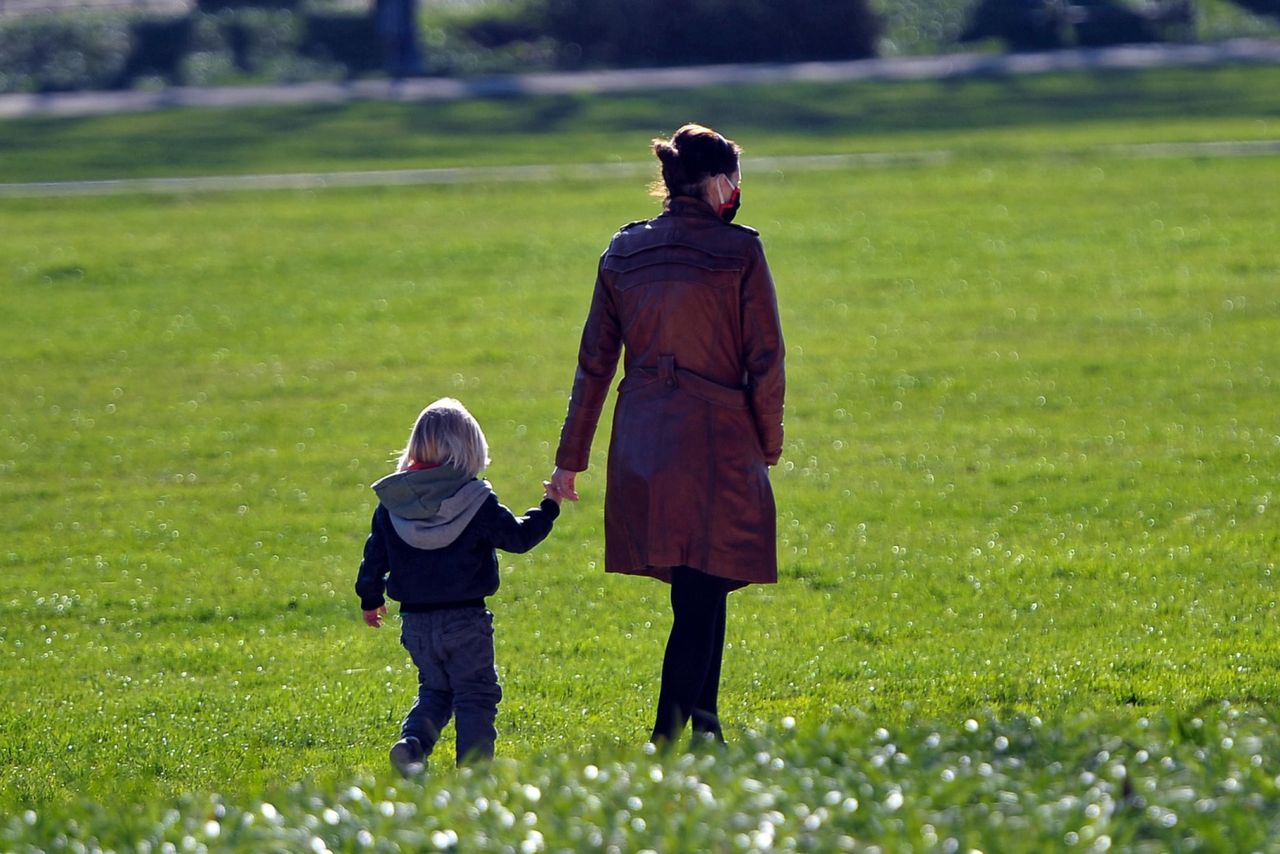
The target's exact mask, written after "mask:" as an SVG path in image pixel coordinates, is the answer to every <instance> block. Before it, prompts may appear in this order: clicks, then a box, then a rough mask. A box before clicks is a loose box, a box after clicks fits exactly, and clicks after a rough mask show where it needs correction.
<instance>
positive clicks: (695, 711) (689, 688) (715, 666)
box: [653, 566, 730, 744]
mask: <svg viewBox="0 0 1280 854" xmlns="http://www.w3.org/2000/svg"><path fill="white" fill-rule="evenodd" d="M729 589H730V583H729V582H727V581H726V580H725V579H723V578H717V577H715V576H713V575H707V574H706V573H704V572H699V571H698V570H696V569H692V568H690V567H687V566H678V567H676V568H675V570H674V571H673V572H672V575H671V613H672V621H671V636H670V637H669V638H668V639H667V651H666V654H665V655H664V656H663V659H662V689H661V691H660V692H659V694H658V714H657V717H656V719H655V721H654V724H653V741H654V743H655V744H659V743H663V742H669V741H672V740H674V739H675V738H676V737H677V736H679V735H680V733H681V732H682V731H683V730H684V727H685V724H686V723H687V722H688V721H689V719H690V718H692V719H693V731H694V732H695V733H703V734H706V735H710V736H712V737H713V738H715V739H717V740H720V741H722V740H723V736H722V735H721V732H720V718H719V715H718V711H717V703H718V697H719V694H720V664H721V661H722V659H723V657H724V621H725V606H726V604H727V600H728V596H729Z"/></svg>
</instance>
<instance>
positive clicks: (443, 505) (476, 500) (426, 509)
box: [373, 466, 493, 549]
mask: <svg viewBox="0 0 1280 854" xmlns="http://www.w3.org/2000/svg"><path fill="white" fill-rule="evenodd" d="M373 491H374V492H376V493H377V495H378V500H379V501H380V502H381V503H382V506H384V507H386V508H387V511H388V513H389V514H390V516H391V525H392V527H393V528H395V530H396V533H397V534H399V535H400V539H402V540H404V541H405V542H406V543H408V544H409V545H411V546H413V547H414V548H417V549H441V548H444V547H445V546H447V545H449V544H450V543H452V542H453V541H454V540H456V539H458V535H459V534H461V533H462V531H463V529H465V528H466V527H467V525H468V524H470V522H471V520H472V519H474V518H475V515H476V513H477V512H478V511H479V510H480V508H481V507H482V506H483V505H484V503H485V501H486V500H488V498H489V496H490V495H493V487H492V486H490V485H489V482H488V481H485V480H476V479H475V478H473V477H471V476H469V475H466V474H464V473H462V472H459V471H458V470H457V469H454V468H452V467H446V466H441V467H440V468H434V469H420V470H418V471H406V472H396V473H395V474H392V475H388V476H387V477H384V478H383V479H382V480H380V481H378V482H377V483H375V484H374V485H373Z"/></svg>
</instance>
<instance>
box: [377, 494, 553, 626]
mask: <svg viewBox="0 0 1280 854" xmlns="http://www.w3.org/2000/svg"><path fill="white" fill-rule="evenodd" d="M374 490H375V491H376V492H377V493H378V497H379V503H378V507H377V509H375V510H374V511H373V521H372V523H371V525H370V529H371V530H370V533H369V539H368V540H366V541H365V545H364V560H363V561H361V563H360V571H359V574H358V575H357V577H356V594H357V595H358V596H359V597H360V607H361V609H362V610H365V611H372V610H374V609H375V608H378V607H380V606H382V605H383V604H384V603H385V599H384V598H383V597H384V594H385V595H386V596H389V597H390V598H392V599H395V600H396V601H398V602H400V606H401V607H400V609H401V610H402V611H413V610H419V609H422V610H425V609H430V608H434V607H439V606H441V605H448V604H451V603H461V602H471V601H474V600H477V599H483V598H484V597H486V596H491V595H493V594H494V593H496V592H497V590H498V555H497V552H496V551H495V549H502V550H503V551H507V552H517V553H520V552H527V551H529V550H530V549H532V548H533V547H534V546H536V545H537V544H538V543H540V542H542V540H543V539H545V538H546V536H547V534H548V533H550V532H551V525H552V523H553V522H554V521H555V519H556V517H557V516H559V515H560V507H559V505H557V504H556V503H555V502H554V501H551V500H550V499H543V501H542V503H541V505H539V506H538V507H536V508H533V509H531V510H529V511H528V512H527V513H526V514H525V515H524V516H521V517H517V516H516V515H515V514H514V513H512V512H511V511H510V510H508V509H507V508H506V507H504V506H503V505H502V504H500V503H499V502H498V496H497V495H495V494H494V493H493V490H492V488H490V487H489V484H488V483H486V482H485V481H481V480H476V479H474V478H465V477H459V476H457V475H456V473H453V472H450V471H448V470H444V471H442V470H440V469H427V470H422V471H406V472H398V473H396V474H393V475H389V476H387V477H385V478H383V479H382V480H380V481H378V483H376V484H374Z"/></svg>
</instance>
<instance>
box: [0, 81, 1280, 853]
mask: <svg viewBox="0 0 1280 854" xmlns="http://www.w3.org/2000/svg"><path fill="white" fill-rule="evenodd" d="M1277 84H1280V69H1270V68H1236V69H1223V70H1219V71H1200V72H1183V71H1171V72H1163V73H1159V74H1115V75H1079V76H1056V77H1045V78H1027V79H1022V80H974V81H969V82H963V83H950V84H940V83H939V84H903V85H901V86H890V85H884V84H879V85H874V86H872V85H861V86H831V87H819V86H803V87H802V86H795V87H784V88H782V89H779V90H772V91H771V90H767V89H751V90H745V91H742V92H733V91H730V90H723V89H721V90H714V91H703V92H687V93H669V94H655V95H648V96H641V95H635V96H627V97H622V98H609V99H600V100H594V99H590V98H586V97H583V98H575V99H545V100H541V99H530V100H519V101H491V102H474V103H460V104H438V105H427V106H423V105H418V106H412V105H373V104H366V105H357V106H354V107H349V108H344V109H329V108H326V109H298V110H275V111H273V112H271V113H268V112H265V111H233V112H207V113H161V114H152V115H145V116H123V117H109V118H100V119H82V120H60V121H55V120H38V121H22V122H10V123H6V124H4V125H3V126H2V127H0V176H2V177H0V180H4V181H9V182H18V181H39V180H66V179H86V178H89V179H91V178H108V177H136V176H146V175H183V174H185V175H205V174H245V173H252V172H258V171H261V172H278V171H312V170H320V169H326V168H340V169H364V168H402V167H406V166H456V165H468V164H504V163H555V164H571V163H574V162H580V161H581V162H608V161H610V160H611V159H622V160H627V161H634V160H642V159H644V157H645V156H646V144H647V140H648V138H649V137H650V136H652V135H654V134H656V133H658V132H661V131H663V130H666V131H669V130H671V129H672V127H673V126H674V125H675V124H677V123H678V122H680V121H683V120H685V119H686V118H689V117H705V118H706V120H707V121H709V122H712V123H716V124H718V125H720V126H722V128H723V129H724V130H725V131H726V132H727V133H729V134H731V135H733V136H735V137H736V138H738V139H739V140H740V141H741V142H742V143H744V144H745V145H746V146H747V147H748V153H749V154H750V155H757V156H763V155H780V154H793V153H802V154H833V153H847V152H858V151H907V150H930V151H945V152H950V156H949V157H947V158H946V159H944V160H939V161H937V162H930V163H926V164H921V163H916V164H906V163H903V164H898V165H892V164H890V165H885V166H882V167H880V168H838V169H836V168H826V169H823V168H820V167H819V166H814V165H810V166H808V167H805V168H801V167H800V166H797V167H796V168H790V167H789V168H786V169H773V170H770V169H760V170H757V171H755V172H752V171H751V169H750V166H749V165H748V167H747V169H746V173H745V179H744V184H743V190H744V206H743V213H742V220H743V221H744V222H746V223H748V224H752V225H755V226H756V227H758V228H760V229H761V231H762V233H763V235H764V239H765V243H766V247H767V249H768V252H769V257H770V260H771V263H772V266H773V270H774V275H775V278H776V279H777V282H778V288H779V298H780V302H781V307H782V312H783V322H784V327H785V330H786V334H787V341H788V346H789V360H788V376H789V394H788V407H787V418H786V423H787V441H786V449H785V453H784V458H783V463H782V465H781V466H779V468H778V469H777V470H776V472H775V477H774V483H775V489H776V492H777V496H778V501H779V513H780V518H779V523H780V527H779V530H780V535H781V537H780V544H779V547H780V557H781V562H782V575H783V579H782V583H781V584H779V585H777V586H776V587H769V588H749V589H747V590H745V591H743V592H740V593H735V594H734V596H733V597H732V598H731V601H730V608H731V611H730V628H729V648H728V650H727V653H726V663H725V668H726V670H725V684H724V690H723V710H724V717H725V719H726V721H727V723H728V726H729V734H730V738H731V740H732V741H733V742H735V744H734V746H732V747H731V748H730V749H729V750H728V751H726V752H724V753H721V754H712V755H702V756H684V757H680V756H677V757H672V758H668V759H658V758H653V757H648V756H646V755H644V754H643V753H642V752H641V750H640V745H641V744H642V742H643V741H644V738H645V736H646V735H647V732H648V725H649V723H650V722H649V720H648V718H649V715H650V706H651V703H652V702H653V700H654V698H655V693H656V684H657V667H658V661H659V659H660V655H661V649H662V645H663V643H664V641H665V635H666V631H667V628H668V625H669V623H668V620H669V618H668V616H667V607H666V600H665V588H663V587H662V586H661V585H659V584H657V583H654V582H649V581H647V580H643V579H634V578H619V577H605V576H604V574H603V573H602V571H601V569H600V564H601V562H602V541H601V527H602V525H601V511H600V507H601V498H602V495H601V490H602V484H603V477H602V471H601V464H602V461H603V452H604V449H605V442H606V438H607V436H606V435H604V431H602V435H601V436H600V437H599V438H598V441H597V445H596V452H595V457H594V459H595V460H597V461H598V462H597V464H596V465H595V466H594V467H593V468H592V470H590V471H589V472H588V473H587V474H586V475H584V477H583V478H582V480H581V482H580V485H581V487H582V490H581V491H582V492H583V496H584V500H583V501H582V503H581V504H580V505H577V506H573V507H570V508H568V509H567V511H566V513H565V514H564V516H563V517H562V519H561V521H560V522H559V523H558V524H557V527H556V530H555V532H554V533H553V535H552V537H551V538H550V540H549V541H548V542H547V543H545V544H544V545H543V546H541V547H539V548H538V549H537V550H535V551H534V552H533V553H531V554H530V555H527V556H506V557H504V559H503V567H504V568H503V587H502V590H501V591H500V593H499V594H498V596H497V597H496V598H495V599H494V600H493V602H492V607H493V610H494V611H495V614H496V615H497V627H498V635H497V641H498V656H499V666H500V670H501V672H502V681H503V686H504V690H505V693H506V699H505V701H504V703H503V705H502V707H501V710H500V717H499V726H500V730H501V733H500V743H499V748H498V749H499V753H500V755H501V756H502V757H503V760H502V761H500V762H499V763H498V764H497V765H496V766H495V767H494V768H493V769H491V770H490V771H488V772H484V773H465V774H458V773H456V772H453V771H451V770H445V769H446V768H447V766H448V765H450V764H451V760H452V757H451V755H450V750H449V748H448V745H449V742H450V740H451V739H450V737H447V738H446V741H445V742H444V743H442V750H441V752H440V754H439V757H440V758H439V761H438V762H437V763H436V770H435V771H434V772H433V776H431V777H430V778H429V779H428V780H426V781H425V782H424V783H422V784H418V783H411V784H405V783H393V782H392V781H391V780H390V778H389V777H388V776H387V774H386V770H385V767H384V766H385V763H386V749H387V747H389V745H390V743H391V741H393V740H394V738H395V736H396V734H397V727H398V722H399V719H400V717H401V716H402V714H403V712H404V711H405V709H406V708H407V704H408V702H409V699H410V697H411V694H412V690H413V688H414V683H413V672H412V670H411V669H410V668H409V667H408V662H407V658H406V656H405V654H404V653H403V651H402V650H401V649H400V647H399V646H398V644H397V642H396V633H395V630H394V628H391V629H389V630H384V631H381V632H374V631H371V630H368V629H366V628H365V627H364V626H363V625H362V624H361V623H360V620H359V613H358V608H357V602H356V600H355V597H354V595H353V593H352V591H351V585H352V583H353V581H354V573H355V568H356V565H357V563H358V559H359V555H360V549H361V546H362V543H363V538H364V535H365V533H366V531H367V525H368V516H369V512H370V511H371V509H372V506H373V504H372V499H373V495H372V492H371V491H370V490H369V489H368V488H367V487H368V484H369V483H370V482H372V481H373V480H374V479H376V478H377V477H378V476H380V475H381V474H383V473H385V472H386V471H387V470H388V464H389V463H388V460H389V457H390V455H391V452H392V450H393V449H394V448H396V447H397V445H399V444H401V443H403V441H404V438H405V435H406V434H407V431H408V429H409V427H410V425H411V423H412V420H413V418H414V416H415V415H416V413H417V411H418V409H419V408H420V407H421V406H422V405H423V404H425V403H426V402H428V401H430V400H431V399H433V398H435V397H437V396H441V395H445V394H448V395H453V396H457V397H459V398H460V399H462V400H463V401H464V402H465V403H466V404H467V405H468V406H469V407H470V408H471V409H472V411H473V412H474V413H475V414H476V415H477V417H478V418H479V419H480V421H481V423H482V424H483V425H484V426H485V429H486V432H487V434H488V437H489V441H490V445H491V449H492V456H493V465H492V466H491V468H490V469H489V471H488V477H489V478H490V480H491V481H492V482H493V484H494V486H495V488H496V490H497V491H498V493H499V495H500V496H502V498H503V499H504V501H505V502H506V503H508V504H509V505H511V506H512V507H514V508H517V509H519V508H523V507H526V506H529V505H530V504H532V503H534V501H535V500H536V499H537V498H538V496H539V495H540V493H541V487H540V483H541V480H542V479H543V478H544V477H545V475H546V473H547V472H548V471H549V468H550V465H551V454H552V450H553V448H554V445H555V441H556V438H557V433H558V429H559V423H560V418H561V417H562V415H563V411H564V405H565V399H566V396H567V393H568V389H569V385H570V381H571V378H572V372H573V366H574V357H575V353H576V345H577V335H578V331H579V329H580V324H581V321H582V318H583V315H584V313H585V309H586V304H587V300H588V297H589V293H590V287H591V283H592V277H593V274H594V267H595V261H596V257H597V255H598V254H599V252H600V251H601V249H602V248H603V247H604V245H605V243H606V242H607V240H608V238H609V236H610V234H611V233H612V232H613V230H614V228H615V227H616V226H617V225H618V224H621V223H623V222H626V221H628V220H631V219H636V218H638V217H641V216H645V215H648V214H651V213H652V212H653V202H652V200H650V199H648V198H646V196H645V191H644V188H643V186H642V184H643V181H642V180H637V179H636V178H635V177H634V176H632V177H626V178H622V177H619V178H610V177H602V178H600V179H598V180H593V181H587V180H567V179H566V180H557V181H549V182H545V183H523V182H522V183H507V184H504V183H500V182H496V181H492V180H477V181H476V182H474V183H462V184H457V185H452V186H441V187H402V188H383V189H363V190H326V191H314V192H275V193H267V192H256V193H255V192H246V193H224V194H205V195H164V196H145V195H120V196H110V197H98V198H84V199H65V198H64V199H57V198H29V199H13V198H10V199H0V282H2V283H3V285H2V287H0V370H3V373H4V376H5V379H4V381H3V382H2V383H0V502H2V506H3V510H4V512H3V515H2V516H0V565H2V566H3V571H2V572H0V578H3V585H2V586H0V686H3V697H4V699H3V700H2V701H0V703H2V706H0V708H3V714H2V715H0V816H7V818H3V817H0V849H4V850H9V849H14V850H28V849H29V848H31V847H35V848H44V849H57V848H59V846H63V847H65V846H69V845H71V844H72V843H73V842H76V841H80V842H84V843H85V844H87V845H90V843H92V844H96V845H99V846H102V847H105V848H109V849H110V848H114V849H117V850H121V849H130V850H133V849H138V850H141V849H143V848H147V849H148V850H157V849H160V848H161V847H162V845H163V844H164V843H166V842H169V843H172V844H173V845H175V846H177V847H179V848H184V849H186V848H194V847H198V846H200V845H208V846H211V847H214V848H223V849H227V850H232V849H235V850H245V851H251V850H264V849H285V850H304V849H306V850H320V848H318V847H314V846H315V845H316V844H317V841H318V843H320V844H322V845H324V846H327V847H328V848H330V849H332V850H364V849H374V850H392V849H393V848H394V847H395V846H396V845H401V846H406V847H418V848H445V847H449V846H450V845H455V844H456V845H458V846H460V847H461V848H463V849H464V850H472V849H488V848H492V849H495V850H500V849H502V848H503V847H504V846H509V847H511V848H512V849H513V850H521V851H524V850H529V851H534V850H540V848H539V846H540V845H541V846H545V847H546V848H548V849H550V850H567V849H582V848H600V847H602V846H605V845H609V844H614V845H617V846H618V847H619V848H621V849H623V850H639V849H642V848H653V849H656V850H679V849H687V850H693V849H710V850H725V851H727V850H738V849H741V850H746V849H749V848H753V847H754V848H756V849H759V850H766V849H768V848H770V847H774V848H784V849H808V850H832V849H835V848H860V847H861V848H866V847H867V846H873V845H883V846H885V850H901V849H902V848H904V847H917V848H923V849H937V850H968V849H969V848H983V849H984V850H1027V851H1032V850H1044V847H1045V846H1046V845H1049V846H1053V845H1058V846H1068V845H1073V844H1079V846H1080V847H1087V846H1096V847H1098V848H1101V847H1104V843H1103V840H1105V844H1116V845H1120V846H1122V847H1125V846H1127V847H1134V848H1138V849H1141V848H1142V847H1143V846H1150V850H1167V849H1168V848H1169V847H1178V846H1188V847H1191V846H1194V845H1200V846H1202V847H1204V846H1207V847H1208V848H1210V849H1213V848H1215V846H1216V847H1217V850H1224V848H1223V846H1225V848H1233V847H1235V848H1250V847H1252V848H1268V846H1274V845H1275V843H1274V841H1273V840H1274V839H1275V838H1277V834H1278V833H1280V818H1277V816H1278V815H1280V791H1278V789H1277V782H1276V781H1277V779H1278V776H1277V775H1280V765H1278V764H1277V763H1278V760H1277V758H1276V757H1277V755H1280V754H1278V753H1277V749H1276V748H1277V746H1278V745H1280V725H1277V724H1276V723H1275V722H1273V721H1272V720H1270V717H1269V716H1270V713H1271V711H1272V710H1273V709H1274V708H1275V706H1276V700H1277V698H1280V668H1278V665H1280V628H1278V627H1277V616H1278V615H1277V596H1276V589H1275V579H1274V578H1273V575H1274V572H1275V568H1276V560H1277V554H1278V553H1280V525H1278V524H1277V522H1276V519H1275V515H1276V513H1277V510H1276V508H1275V507H1274V506H1272V504H1273V501H1274V499H1275V496H1276V494H1277V485H1278V483H1280V419H1278V418H1277V416H1276V412H1277V407H1276V402H1275V401H1276V393H1277V389H1276V387H1275V382H1276V379H1277V377H1276V372H1277V370H1280V368H1278V362H1280V359H1278V358H1277V357H1278V356H1280V343H1278V342H1280V295H1278V294H1280V291H1278V290H1277V285H1280V261H1277V254H1276V246H1278V245H1280V233H1278V232H1280V226H1277V221H1278V218H1277V213H1278V211H1277V203H1276V199H1277V198H1278V197H1280V169H1277V155H1276V154H1275V153H1274V152H1273V153H1271V154H1269V155H1267V154H1264V155H1263V156H1254V157H1217V156H1206V154H1205V152H1204V150H1203V149H1189V150H1188V151H1187V152H1186V153H1183V154H1180V155H1175V156H1132V153H1131V152H1130V150H1129V149H1117V148H1114V147H1112V146H1115V145H1121V144H1123V145H1140V144H1144V143H1165V142H1191V143H1196V142H1206V141H1222V140H1252V141H1272V140H1276V139H1277V138H1280V85H1277ZM393 625H394V621H393ZM966 722H971V723H966ZM889 748H892V750H890V749H889ZM901 756H905V757H907V758H906V759H901V758H898V757H901ZM353 787H358V791H357V788H353ZM700 787H703V788H700ZM264 800H265V801H267V802H269V804H270V806H269V807H268V806H267V805H264V804H263V801H264ZM530 816H532V819H531V818H530ZM535 832H536V834H538V835H537V836H535V835H534V834H535ZM450 833H452V834H453V836H452V837H451V836H450V835H449V834H450ZM362 834H364V835H362ZM433 834H439V835H433ZM753 834H763V835H759V836H756V835H753ZM1071 834H1074V836H1073V837H1072V836H1070V835H1071ZM188 838H189V842H188ZM931 840H932V841H931ZM947 840H953V841H954V842H955V844H956V846H960V845H963V848H959V847H957V848H952V847H950V845H951V843H949V842H948V841H947ZM143 843H145V845H144V844H143ZM90 847H92V845H90ZM1272 850H1274V847H1272Z"/></svg>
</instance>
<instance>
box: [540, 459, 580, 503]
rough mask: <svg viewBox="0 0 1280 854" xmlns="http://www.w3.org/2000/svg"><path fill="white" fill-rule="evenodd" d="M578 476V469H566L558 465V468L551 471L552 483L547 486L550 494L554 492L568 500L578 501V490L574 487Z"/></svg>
mask: <svg viewBox="0 0 1280 854" xmlns="http://www.w3.org/2000/svg"><path fill="white" fill-rule="evenodd" d="M577 477H578V473H577V472H576V471H565V470H564V469H562V468H560V467H559V466H556V470H555V471H553V472H552V473H551V483H550V485H549V486H548V487H547V491H548V494H550V493H551V492H554V493H555V494H556V495H558V496H559V497H560V498H562V499H564V500H566V501H577V500H578V490H577V489H576V488H575V487H574V481H575V480H576V479H577Z"/></svg>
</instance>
